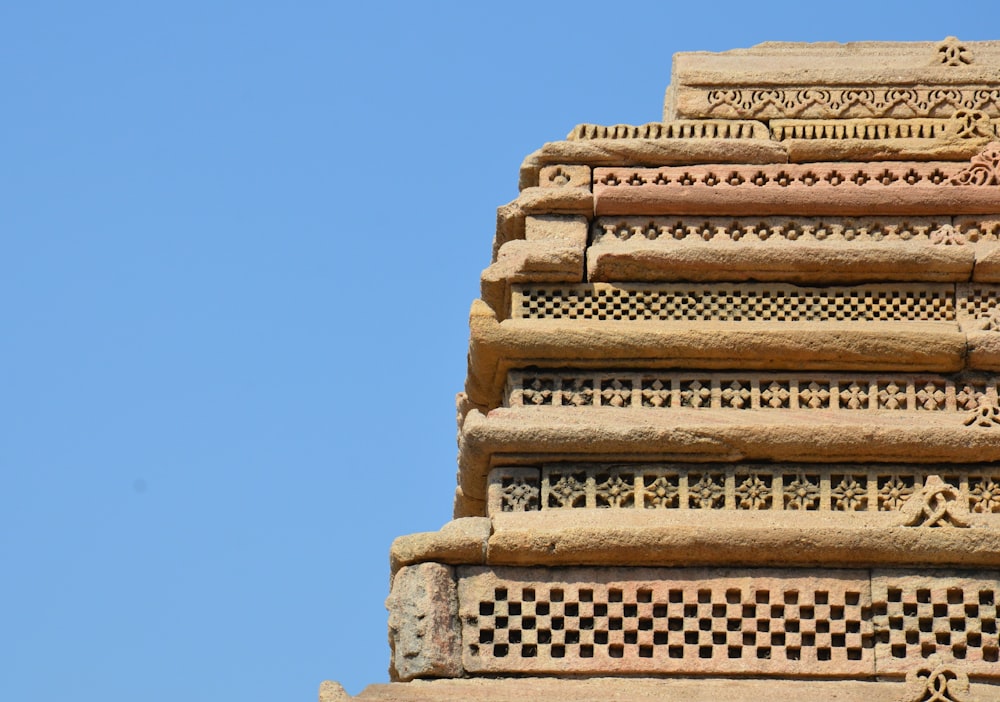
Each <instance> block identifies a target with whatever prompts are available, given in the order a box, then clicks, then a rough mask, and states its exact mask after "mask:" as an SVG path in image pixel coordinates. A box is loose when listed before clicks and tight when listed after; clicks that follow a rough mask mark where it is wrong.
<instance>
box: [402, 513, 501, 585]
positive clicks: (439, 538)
mask: <svg viewBox="0 0 1000 702" xmlns="http://www.w3.org/2000/svg"><path fill="white" fill-rule="evenodd" d="M491 531H492V526H491V524H490V520H489V519H487V518H485V517H465V518H457V519H453V520H452V521H450V522H448V523H447V524H445V525H444V526H443V527H441V529H440V530H438V531H429V532H421V533H418V534H407V535H406V536H400V537H397V538H396V539H395V540H394V541H393V542H392V547H391V548H390V549H389V564H390V567H391V571H392V574H393V575H395V574H396V572H398V571H399V569H400V568H402V567H403V566H408V565H412V564H414V563H423V562H425V561H436V562H438V563H447V564H450V565H454V564H459V563H461V564H466V565H467V564H471V563H485V562H486V543H487V541H488V539H489V537H490V532H491Z"/></svg>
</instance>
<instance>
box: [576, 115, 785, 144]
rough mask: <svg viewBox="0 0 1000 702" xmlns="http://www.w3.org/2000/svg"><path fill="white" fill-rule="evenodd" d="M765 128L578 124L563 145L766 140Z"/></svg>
mask: <svg viewBox="0 0 1000 702" xmlns="http://www.w3.org/2000/svg"><path fill="white" fill-rule="evenodd" d="M766 138H768V133H767V128H766V127H765V126H764V125H763V124H761V123H760V122H754V121H749V122H739V121H733V120H707V119H699V120H677V121H675V122H652V123H650V124H642V125H638V126H634V125H629V124H616V125H614V126H610V127H608V126H603V125H600V124H578V125H577V126H576V127H574V128H573V131H571V132H570V133H569V134H568V135H567V136H566V141H586V140H589V139H766Z"/></svg>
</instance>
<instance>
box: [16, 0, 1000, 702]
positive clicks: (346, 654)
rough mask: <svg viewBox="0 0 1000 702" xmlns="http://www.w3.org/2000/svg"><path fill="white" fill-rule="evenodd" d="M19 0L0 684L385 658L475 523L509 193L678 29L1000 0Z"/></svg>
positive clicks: (848, 36)
mask: <svg viewBox="0 0 1000 702" xmlns="http://www.w3.org/2000/svg"><path fill="white" fill-rule="evenodd" d="M948 8H949V6H947V5H942V4H941V3H937V2H935V3H930V2H893V3H889V2H884V3H882V2H879V3H875V2H834V3H815V4H813V3H808V2H802V1H799V2H769V3H766V4H765V3H759V4H754V3H746V2H739V3H736V2H734V3H728V2H714V3H679V2H678V3H674V2H659V3H641V2H639V3H628V4H625V3H623V4H619V5H614V4H612V3H595V2H573V3H544V2H533V3H519V2H505V3H495V4H494V3H491V4H485V3H484V4H482V5H480V4H474V3H434V2H425V3H420V4H417V3H395V4H393V3H375V2H370V3H365V4H363V5H362V4H361V3H335V2H318V1H313V2H306V1H303V2H288V3H276V2H273V3H265V2H254V1H253V0H243V1H242V2H238V3H237V2H216V1H214V0H201V1H199V2H189V1H187V0H174V1H173V2H169V3H165V2H164V3H157V2H134V1H133V2H109V1H105V0H92V1H91V2H63V3H57V2H46V1H45V0H35V1H33V2H6V3H3V4H2V5H0V86H2V91H3V102H2V104H3V109H2V112H0V127H2V129H0V148H2V161H0V237H2V238H0V241H2V244H3V255H2V256H0V323H2V329H3V336H2V342H0V361H2V369H3V370H2V372H0V413H2V416H0V420H2V421H0V427H2V428H0V567H2V576H0V699H2V700H17V701H19V702H21V701H25V702H27V701H31V700H45V701H47V700H56V699H60V700H61V699H69V698H71V699H74V700H77V701H79V702H90V701H92V700H93V701H94V702H97V701H98V700H99V701H101V702H107V701H110V700H134V699H143V700H144V702H168V701H169V702H176V700H184V701H185V702H198V701H201V700H205V701H208V700H212V701H213V702H215V701H217V700H220V699H230V700H240V701H241V702H253V701H256V700H261V701H270V700H311V699H314V698H315V694H316V689H317V686H318V684H319V682H320V681H321V680H323V679H325V678H331V679H336V680H339V681H341V682H342V683H343V684H344V685H345V687H346V688H347V689H348V691H349V692H351V693H357V692H359V691H360V690H361V688H362V687H363V686H364V685H366V684H368V683H372V682H381V681H384V680H385V679H386V672H385V671H386V666H387V664H388V647H387V644H386V633H385V631H386V614H385V611H384V609H383V600H384V598H385V596H386V594H387V586H388V549H389V544H390V542H391V540H392V538H393V537H394V536H396V535H399V534H404V533H409V532H414V531H427V530H433V529H436V528H438V527H439V526H440V525H441V524H442V523H444V522H445V521H447V519H448V518H449V516H450V513H451V496H452V491H453V488H454V473H455V453H456V448H455V427H454V394H455V392H456V391H458V390H459V389H460V388H461V386H462V382H463V379H464V374H465V349H466V343H467V313H468V309H469V304H470V302H471V300H472V299H473V297H475V296H476V295H477V291H478V275H479V272H480V270H481V269H482V268H484V267H485V266H486V265H487V264H488V263H489V252H490V242H491V238H492V230H493V226H494V223H495V219H494V218H495V208H496V207H497V206H498V205H500V204H502V203H504V202H507V201H509V200H511V199H513V198H514V197H515V196H516V184H517V167H518V165H519V163H520V161H521V159H522V158H523V157H524V156H525V155H526V154H528V153H529V152H531V151H532V150H534V149H535V148H537V147H538V146H540V145H541V144H542V143H543V142H545V141H552V140H557V139H561V138H563V137H564V136H565V134H566V133H567V132H568V131H569V130H570V129H571V128H572V127H573V126H574V125H575V124H577V123H579V122H597V123H605V124H615V123H622V122H624V123H640V124H641V123H644V122H648V121H655V120H658V119H659V118H660V115H661V104H662V98H663V90H664V88H665V87H666V85H667V83H668V80H669V73H670V57H671V55H672V54H673V53H674V52H676V51H690V50H712V51H719V50H724V49H728V48H736V47H745V46H750V45H753V44H755V43H758V42H761V41H765V40H795V41H818V40H834V41H847V40H862V39H882V40H938V39H941V38H943V37H944V36H946V35H949V34H954V35H957V36H959V37H960V38H961V39H963V40H976V39H988V38H991V37H990V36H989V34H987V32H991V31H994V32H995V31H996V27H997V26H998V24H1000V23H998V22H997V19H998V18H1000V10H998V9H997V6H996V5H995V4H994V3H992V2H981V3H975V2H966V3H962V4H961V5H956V6H955V11H954V13H951V12H949V11H948Z"/></svg>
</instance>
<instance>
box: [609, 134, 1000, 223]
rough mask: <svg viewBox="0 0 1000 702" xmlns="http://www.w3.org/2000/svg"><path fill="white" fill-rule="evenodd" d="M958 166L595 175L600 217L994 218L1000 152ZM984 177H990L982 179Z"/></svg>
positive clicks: (707, 168) (716, 167) (892, 164)
mask: <svg viewBox="0 0 1000 702" xmlns="http://www.w3.org/2000/svg"><path fill="white" fill-rule="evenodd" d="M998 149H1000V147H998V146H997V145H996V144H995V143H991V144H989V145H988V146H987V148H985V149H984V150H983V152H981V154H978V155H976V156H973V157H972V159H971V163H970V164H964V165H963V164H962V163H961V162H955V161H927V162H920V161H912V162H910V161H887V162H869V163H862V164H856V163H844V162H825V163H809V164H785V165H750V166H747V165H738V166H732V165H726V164H712V165H702V166H690V167H686V168H685V167H660V168H628V167H625V168H606V167H601V168H595V169H594V176H593V177H594V187H593V190H594V211H595V213H596V214H597V215H599V216H603V215H666V214H681V215H760V216H771V215H774V216H787V215H809V216H832V215H845V216H870V215H906V216H909V217H913V216H922V215H947V216H950V215H960V214H968V215H975V214H991V213H993V212H995V210H996V209H997V200H998V189H997V187H996V185H995V184H994V183H995V172H996V169H997V167H998V166H997V159H998V157H1000V151H998ZM980 174H982V175H983V176H985V177H984V178H983V179H981V180H980V179H978V178H979V176H980Z"/></svg>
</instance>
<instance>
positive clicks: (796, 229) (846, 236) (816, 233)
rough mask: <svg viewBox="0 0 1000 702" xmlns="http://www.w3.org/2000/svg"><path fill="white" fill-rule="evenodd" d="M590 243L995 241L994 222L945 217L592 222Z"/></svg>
mask: <svg viewBox="0 0 1000 702" xmlns="http://www.w3.org/2000/svg"><path fill="white" fill-rule="evenodd" d="M591 232H592V234H591V243H593V244H598V243H601V242H605V241H640V240H643V239H645V240H647V241H657V242H663V243H669V242H672V241H683V240H700V241H711V242H715V243H723V242H725V243H729V242H742V243H748V244H752V243H756V242H761V241H785V242H788V243H789V245H792V244H793V243H796V242H797V243H800V244H804V243H815V242H827V243H834V242H836V243H837V244H839V245H843V244H845V243H847V242H851V243H855V244H862V243H874V242H896V243H901V242H908V243H912V244H938V245H942V244H943V245H955V244H957V245H961V244H964V243H976V242H980V241H982V242H990V243H994V242H997V241H1000V221H997V220H986V221H978V220H961V221H953V220H952V218H951V217H938V218H922V217H909V218H903V217H855V218H844V217H828V218H820V217H794V218H793V217H768V218H763V219H762V218H760V217H756V218H740V217H703V218H695V217H680V218H678V217H663V216H661V217H652V218H650V217H598V218H596V219H595V220H594V223H593V225H592V227H591Z"/></svg>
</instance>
